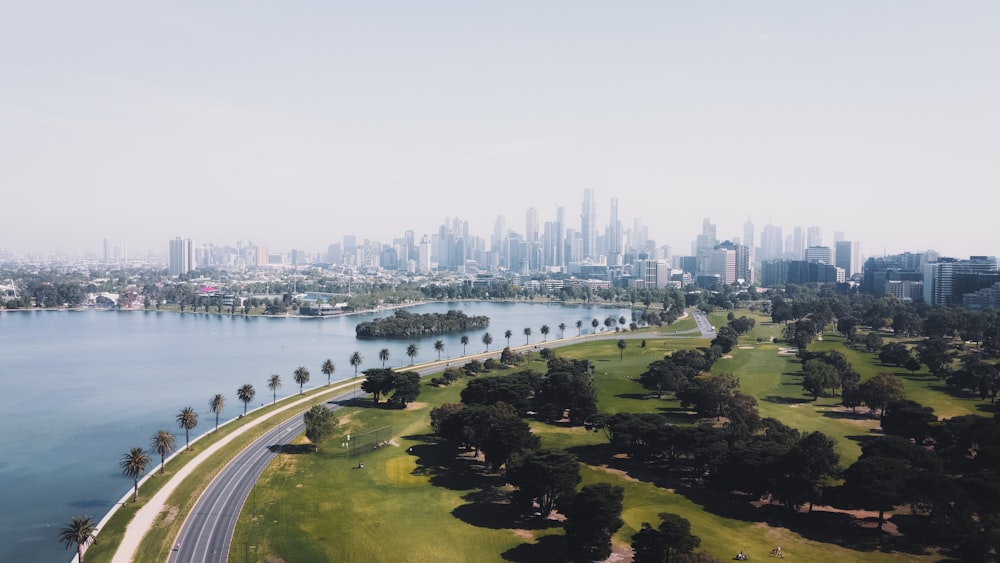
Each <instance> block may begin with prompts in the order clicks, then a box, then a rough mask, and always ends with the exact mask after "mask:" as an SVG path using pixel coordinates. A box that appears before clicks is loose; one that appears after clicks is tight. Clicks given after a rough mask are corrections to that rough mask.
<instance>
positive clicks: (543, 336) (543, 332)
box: [538, 325, 549, 342]
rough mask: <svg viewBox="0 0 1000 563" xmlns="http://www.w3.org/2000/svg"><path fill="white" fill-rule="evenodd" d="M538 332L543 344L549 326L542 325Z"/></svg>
mask: <svg viewBox="0 0 1000 563" xmlns="http://www.w3.org/2000/svg"><path fill="white" fill-rule="evenodd" d="M538 330H539V331H540V332H541V333H542V342H545V338H546V337H547V336H548V335H549V325H542V328H540V329H538Z"/></svg>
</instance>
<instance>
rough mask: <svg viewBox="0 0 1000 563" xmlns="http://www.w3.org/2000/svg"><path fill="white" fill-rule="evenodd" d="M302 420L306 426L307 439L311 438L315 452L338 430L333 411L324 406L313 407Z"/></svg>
mask: <svg viewBox="0 0 1000 563" xmlns="http://www.w3.org/2000/svg"><path fill="white" fill-rule="evenodd" d="M302 420H303V421H304V422H305V425H306V438H309V441H310V442H311V443H312V446H313V450H314V451H315V450H317V449H319V445H320V444H321V443H323V442H324V441H326V440H327V439H328V438H330V436H333V433H334V431H335V430H336V428H337V418H336V416H335V415H334V413H333V411H331V410H330V409H328V408H326V407H325V406H323V405H313V406H312V408H310V409H309V410H307V411H306V412H305V414H303V415H302Z"/></svg>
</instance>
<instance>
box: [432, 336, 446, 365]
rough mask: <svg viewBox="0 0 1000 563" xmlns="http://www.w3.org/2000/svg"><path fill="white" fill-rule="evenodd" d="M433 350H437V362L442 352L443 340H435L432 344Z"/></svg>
mask: <svg viewBox="0 0 1000 563" xmlns="http://www.w3.org/2000/svg"><path fill="white" fill-rule="evenodd" d="M434 349H435V350H437V353H438V360H439V361H440V360H441V352H444V340H437V341H435V342H434Z"/></svg>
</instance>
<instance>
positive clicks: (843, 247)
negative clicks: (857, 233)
mask: <svg viewBox="0 0 1000 563" xmlns="http://www.w3.org/2000/svg"><path fill="white" fill-rule="evenodd" d="M833 260H834V264H835V265H836V266H837V267H838V268H843V269H844V275H846V276H847V277H848V278H850V277H851V276H853V275H855V274H860V273H861V243H860V242H858V241H851V240H841V241H837V242H836V243H835V245H834V258H833Z"/></svg>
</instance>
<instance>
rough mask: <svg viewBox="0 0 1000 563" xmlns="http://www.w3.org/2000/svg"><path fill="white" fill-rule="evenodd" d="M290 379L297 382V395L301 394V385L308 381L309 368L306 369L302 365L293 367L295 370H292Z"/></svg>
mask: <svg viewBox="0 0 1000 563" xmlns="http://www.w3.org/2000/svg"><path fill="white" fill-rule="evenodd" d="M292 380H294V381H295V383H298V384H299V395H301V394H302V386H303V385H305V384H306V383H309V370H307V369H306V368H305V367H304V366H299V367H297V368H295V371H294V372H292Z"/></svg>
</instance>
